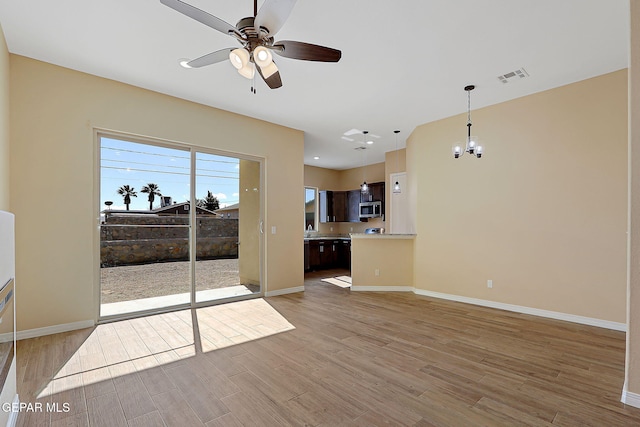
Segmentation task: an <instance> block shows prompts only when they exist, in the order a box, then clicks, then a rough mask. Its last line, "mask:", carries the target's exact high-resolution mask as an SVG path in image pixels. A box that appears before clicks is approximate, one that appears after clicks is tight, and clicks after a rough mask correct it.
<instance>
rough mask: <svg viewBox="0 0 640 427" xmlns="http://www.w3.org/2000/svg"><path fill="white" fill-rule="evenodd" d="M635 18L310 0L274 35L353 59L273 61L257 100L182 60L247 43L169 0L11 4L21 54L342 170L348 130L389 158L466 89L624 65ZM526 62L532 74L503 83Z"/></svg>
mask: <svg viewBox="0 0 640 427" xmlns="http://www.w3.org/2000/svg"><path fill="white" fill-rule="evenodd" d="M187 2H188V3H190V4H192V5H194V6H196V7H199V8H200V9H203V10H205V11H207V12H209V13H211V14H213V15H216V16H218V17H219V18H221V19H223V20H225V21H227V22H229V23H231V24H235V23H236V22H237V21H238V20H239V19H240V18H242V17H245V16H250V15H252V13H253V2H252V1H251V0H233V1H232V0H187ZM262 3H263V1H262V0H260V1H259V2H258V6H260V5H261V4H262ZM628 21H629V1H628V0H483V1H478V0H456V1H452V0H398V1H389V0H387V1H382V0H350V1H344V0H322V1H321V0H316V1H312V0H299V1H298V2H297V4H296V6H295V7H294V9H293V11H292V13H291V15H290V16H289V19H288V20H287V22H286V23H285V25H284V27H283V28H282V29H281V30H280V32H279V33H278V34H277V35H276V37H275V38H276V40H298V41H304V42H308V43H314V44H320V45H324V46H329V47H333V48H337V49H340V50H342V59H341V60H340V62H338V63H317V62H306V61H296V60H291V59H287V58H279V59H278V57H277V56H276V60H277V61H278V67H279V68H280V73H281V76H282V81H283V87H282V88H280V89H276V90H271V89H269V88H268V87H267V86H266V85H265V84H264V83H263V82H259V84H258V93H257V94H256V95H253V94H251V93H250V91H249V87H250V83H249V81H248V80H246V79H244V78H243V77H241V76H240V75H239V74H238V73H237V72H236V71H235V69H234V68H233V67H232V66H231V64H230V63H228V62H223V63H219V64H215V65H212V66H208V67H204V68H200V69H191V70H189V69H184V68H182V67H180V66H179V65H178V59H181V58H188V59H193V58H196V57H199V56H201V55H203V54H206V53H209V52H211V51H215V50H218V49H221V48H224V47H235V46H237V42H236V41H235V40H234V39H232V38H231V37H228V36H226V35H224V34H221V33H219V32H217V31H215V30H213V29H211V28H209V27H206V26H204V25H202V24H200V23H198V22H196V21H194V20H192V19H189V18H187V17H186V16H184V15H181V14H179V13H177V12H176V11H174V10H172V9H170V8H168V7H166V6H164V5H162V4H161V3H160V2H159V0H137V1H132V0H108V1H104V0H103V1H98V0H60V1H51V0H20V1H9V0H1V1H0V23H1V24H2V27H3V29H4V33H5V37H6V39H7V44H8V47H9V51H10V52H12V53H15V54H19V55H24V56H27V57H31V58H35V59H39V60H42V61H46V62H50V63H53V64H57V65H61V66H63V67H68V68H72V69H75V70H80V71H83V72H87V73H90V74H95V75H98V76H102V77H106V78H110V79H114V80H118V81H122V82H125V83H129V84H132V85H136V86H140V87H143V88H147V89H150V90H154V91H157V92H162V93H166V94H169V95H173V96H177V97H180V98H184V99H188V100H191V101H195V102H198V103H202V104H206V105H210V106H213V107H217V108H221V109H224V110H229V111H233V112H236V113H240V114H244V115H247V116H251V117H255V118H258V119H262V120H266V121H269V122H273V123H278V124H281V125H284V126H289V127H291V128H295V129H300V130H303V131H304V134H305V159H304V160H305V164H309V165H315V166H321V167H329V168H334V169H345V168H350V167H354V166H361V165H362V164H363V162H364V161H365V156H363V152H361V151H359V150H354V148H356V147H357V146H358V145H361V143H360V142H347V141H344V140H343V139H341V136H342V134H343V133H344V132H345V131H347V130H350V129H353V128H355V129H359V130H369V131H370V132H371V133H373V134H376V135H379V136H380V138H379V139H375V143H374V144H373V145H371V146H369V147H368V148H369V149H368V150H366V151H365V153H366V163H368V164H370V163H377V162H381V161H383V160H384V153H385V152H386V151H390V150H393V149H394V148H395V141H396V139H395V135H394V134H393V130H395V129H400V130H401V133H400V138H399V143H400V146H404V141H405V139H406V137H407V136H408V135H409V134H410V133H411V132H412V131H413V129H414V128H415V127H416V126H418V125H420V124H423V123H427V122H430V121H433V120H437V119H440V118H444V117H448V116H452V115H454V114H458V113H462V112H465V111H466V108H467V99H466V92H464V90H463V88H464V86H465V85H467V84H475V85H476V89H475V90H474V91H473V92H472V95H471V104H472V109H474V108H478V107H481V106H486V105H491V104H495V103H498V102H503V101H506V100H509V99H513V98H517V97H520V96H524V95H528V94H531V93H535V92H539V91H541V90H546V89H550V88H553V87H557V86H561V85H564V84H568V83H571V82H575V81H579V80H583V79H586V78H590V77H594V76H597V75H600V74H604V73H607V72H611V71H615V70H619V69H622V68H625V67H627V64H628V39H629V25H628ZM521 67H524V68H525V69H526V70H527V72H528V73H529V74H530V77H529V78H526V79H522V80H520V81H516V82H513V83H508V84H503V83H501V82H500V81H498V79H497V76H498V75H501V74H505V73H507V72H510V71H513V70H515V69H518V68H521ZM460 134H461V139H463V138H464V135H465V134H466V126H465V122H464V121H461V123H460ZM355 138H356V140H357V141H361V140H362V135H355ZM453 142H454V141H451V143H453ZM487 148H488V149H487V151H488V152H489V151H490V146H489V147H487ZM487 154H488V153H487ZM314 156H320V160H313V157H314Z"/></svg>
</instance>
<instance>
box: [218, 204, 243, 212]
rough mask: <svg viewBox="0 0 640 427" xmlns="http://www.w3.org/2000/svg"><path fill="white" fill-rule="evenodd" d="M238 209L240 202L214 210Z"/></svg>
mask: <svg viewBox="0 0 640 427" xmlns="http://www.w3.org/2000/svg"><path fill="white" fill-rule="evenodd" d="M239 209H240V203H236V204H233V205H229V206H225V207H224V208H220V209H216V212H220V211H222V212H225V211H234V210H239Z"/></svg>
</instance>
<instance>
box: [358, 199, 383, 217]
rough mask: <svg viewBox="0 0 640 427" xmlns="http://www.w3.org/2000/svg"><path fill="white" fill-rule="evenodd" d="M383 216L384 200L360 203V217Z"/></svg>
mask: <svg viewBox="0 0 640 427" xmlns="http://www.w3.org/2000/svg"><path fill="white" fill-rule="evenodd" d="M380 216H382V202H363V203H360V218H378V217H380Z"/></svg>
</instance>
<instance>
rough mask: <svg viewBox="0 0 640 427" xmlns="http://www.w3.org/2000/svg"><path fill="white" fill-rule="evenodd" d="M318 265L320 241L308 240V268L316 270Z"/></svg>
mask: <svg viewBox="0 0 640 427" xmlns="http://www.w3.org/2000/svg"><path fill="white" fill-rule="evenodd" d="M319 267H320V241H319V240H310V241H309V270H317V269H319Z"/></svg>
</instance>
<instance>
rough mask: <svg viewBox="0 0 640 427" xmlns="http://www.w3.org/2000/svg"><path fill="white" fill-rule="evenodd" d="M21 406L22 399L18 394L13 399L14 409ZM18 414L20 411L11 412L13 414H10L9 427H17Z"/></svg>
mask: <svg viewBox="0 0 640 427" xmlns="http://www.w3.org/2000/svg"><path fill="white" fill-rule="evenodd" d="M19 405H20V397H19V396H18V395H17V394H16V395H15V397H14V398H13V405H12V408H15V407H17V406H19ZM18 414H20V411H13V410H12V411H11V414H9V419H8V420H7V427H15V425H16V423H17V422H18Z"/></svg>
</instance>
